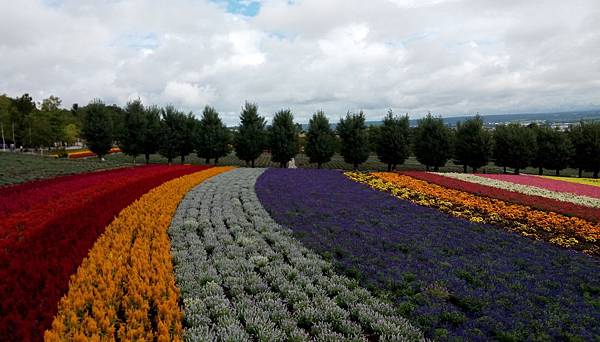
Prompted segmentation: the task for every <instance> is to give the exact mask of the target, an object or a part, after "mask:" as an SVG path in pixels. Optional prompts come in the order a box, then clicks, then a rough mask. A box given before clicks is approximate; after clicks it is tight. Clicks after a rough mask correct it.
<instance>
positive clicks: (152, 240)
mask: <svg viewBox="0 0 600 342" xmlns="http://www.w3.org/2000/svg"><path fill="white" fill-rule="evenodd" d="M229 169H230V168H225V167H218V168H211V169H208V170H205V171H200V172H196V173H193V174H190V175H186V176H183V177H180V178H177V179H174V180H171V181H168V182H166V183H164V184H162V185H160V186H158V187H157V188H155V189H153V190H151V191H150V192H149V193H147V194H145V195H144V196H142V197H141V198H140V199H139V200H137V201H135V202H134V203H133V204H131V205H130V206H128V207H127V208H125V209H124V210H123V211H121V213H120V214H119V216H118V217H117V218H116V219H115V220H114V221H113V222H112V223H111V224H110V225H109V226H108V227H107V228H106V231H105V232H104V234H102V236H101V237H100V238H99V239H98V240H97V241H96V243H95V244H94V246H93V248H92V250H91V251H90V252H89V254H88V256H87V257H86V258H85V260H84V261H83V263H82V264H81V266H80V267H79V269H78V270H77V273H76V274H75V275H73V276H72V278H71V282H70V284H69V289H68V293H67V295H66V296H65V297H63V298H62V299H61V300H60V304H59V306H58V314H57V316H56V317H55V319H54V321H53V322H52V328H51V330H49V331H47V332H46V334H45V339H46V340H48V341H63V340H88V339H89V340H105V339H107V340H113V339H114V340H129V341H131V340H144V341H152V340H158V341H170V340H180V338H181V311H180V309H179V305H178V290H177V288H176V287H175V279H174V275H173V266H172V264H171V255H170V253H169V250H170V242H169V238H168V235H167V229H168V227H169V225H170V224H171V219H172V216H173V214H174V212H175V210H176V209H177V205H178V203H179V202H180V201H181V199H182V198H183V196H184V195H185V194H186V192H187V191H189V190H190V189H191V188H192V187H194V186H196V185H197V184H199V183H200V182H202V181H204V180H206V179H207V178H210V177H212V176H214V175H217V174H219V173H221V172H224V171H227V170H229Z"/></svg>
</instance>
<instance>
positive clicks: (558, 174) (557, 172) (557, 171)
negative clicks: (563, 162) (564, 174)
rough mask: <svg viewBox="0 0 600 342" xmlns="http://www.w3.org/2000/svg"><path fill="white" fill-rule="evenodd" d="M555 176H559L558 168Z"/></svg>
mask: <svg viewBox="0 0 600 342" xmlns="http://www.w3.org/2000/svg"><path fill="white" fill-rule="evenodd" d="M556 176H557V177H558V176H560V170H559V169H556Z"/></svg>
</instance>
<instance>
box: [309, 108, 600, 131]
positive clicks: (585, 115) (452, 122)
mask: <svg viewBox="0 0 600 342" xmlns="http://www.w3.org/2000/svg"><path fill="white" fill-rule="evenodd" d="M473 116H474V115H469V116H451V117H442V120H444V123H445V124H446V125H448V126H456V124H457V123H458V122H461V121H465V120H467V119H469V118H472V117H473ZM480 116H481V119H482V120H483V123H484V125H486V126H494V125H498V124H506V123H510V122H521V123H526V124H527V123H531V122H536V123H547V124H568V123H575V122H579V121H581V120H586V121H588V120H600V109H599V110H586V111H572V112H558V113H520V114H491V115H485V114H480ZM418 120H419V119H411V120H410V125H411V126H413V127H414V126H416V125H417V122H418ZM366 124H367V126H379V125H381V124H382V121H367V122H366ZM301 126H302V129H303V130H307V129H308V124H301ZM335 126H336V123H332V124H331V127H332V128H335Z"/></svg>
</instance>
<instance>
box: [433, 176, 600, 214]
mask: <svg viewBox="0 0 600 342" xmlns="http://www.w3.org/2000/svg"><path fill="white" fill-rule="evenodd" d="M436 174H438V175H441V176H446V177H450V178H454V179H458V180H462V181H466V182H470V183H475V184H481V185H487V186H491V187H494V188H498V189H504V190H508V191H514V192H518V193H521V194H525V195H531V196H540V197H545V198H550V199H554V200H558V201H562V202H569V203H574V204H578V205H583V206H586V207H592V208H600V199H598V198H593V197H588V196H582V195H575V194H572V193H567V192H558V191H552V190H548V189H544V188H540V187H537V186H532V185H523V184H516V183H512V182H507V181H501V180H497V179H491V178H486V177H481V176H477V175H473V174H468V173H454V172H445V173H441V172H437V173H436Z"/></svg>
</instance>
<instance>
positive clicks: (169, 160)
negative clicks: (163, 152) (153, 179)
mask: <svg viewBox="0 0 600 342" xmlns="http://www.w3.org/2000/svg"><path fill="white" fill-rule="evenodd" d="M171 162H173V158H171V157H169V158H167V163H168V164H169V165H171Z"/></svg>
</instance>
